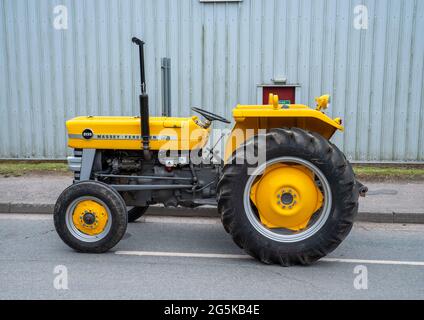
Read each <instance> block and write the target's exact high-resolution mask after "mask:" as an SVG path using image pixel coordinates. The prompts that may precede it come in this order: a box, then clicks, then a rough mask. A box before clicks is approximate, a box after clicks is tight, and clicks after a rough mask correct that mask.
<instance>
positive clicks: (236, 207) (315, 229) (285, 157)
mask: <svg viewBox="0 0 424 320" xmlns="http://www.w3.org/2000/svg"><path fill="white" fill-rule="evenodd" d="M262 138H264V139H265V141H266V146H265V149H266V164H265V166H264V168H266V167H268V163H269V164H273V163H276V162H278V161H282V162H284V161H286V162H288V163H290V162H291V163H293V162H294V164H295V165H296V166H302V165H303V166H305V167H306V168H307V170H311V172H313V173H314V174H315V177H317V178H316V181H318V182H319V183H318V182H317V185H320V187H319V188H320V190H322V194H323V198H324V200H323V201H324V202H323V205H322V207H321V209H319V211H317V212H315V213H313V216H312V217H314V218H313V219H312V218H311V220H310V221H309V222H308V225H307V226H305V227H304V229H299V230H296V231H293V230H286V229H284V228H281V227H278V228H274V229H273V228H267V226H265V225H264V224H263V220H262V222H261V219H259V214H258V210H257V208H256V207H255V205H254V204H253V203H252V201H250V199H249V194H250V193H249V192H251V190H250V189H246V188H251V187H252V181H253V179H252V177H251V176H250V175H249V174H248V168H249V165H248V164H247V162H246V161H242V163H241V164H239V163H236V160H237V159H238V160H240V159H239V158H237V157H236V154H237V151H236V152H235V153H234V154H233V156H232V158H231V159H230V160H229V161H228V162H227V164H226V165H225V166H224V169H223V174H222V176H221V179H220V181H219V184H218V210H219V212H220V214H221V219H222V223H223V225H224V228H225V230H226V231H227V232H228V233H230V235H231V236H232V238H233V240H234V242H235V243H236V244H237V245H238V246H239V247H241V248H243V249H244V250H245V251H246V252H247V253H248V254H250V255H251V256H253V257H255V258H256V259H258V260H260V261H262V262H264V263H268V264H271V263H278V264H281V265H283V266H290V265H296V264H301V265H307V264H311V263H313V262H315V261H317V260H318V259H320V258H322V257H324V256H325V255H327V254H328V253H330V252H331V251H333V250H334V249H335V248H336V247H337V246H338V245H339V244H340V243H341V242H342V241H343V239H345V237H346V236H347V235H348V233H349V231H350V230H351V228H352V225H353V221H354V218H355V216H356V214H357V211H358V196H359V192H358V187H359V185H358V184H357V183H356V180H355V176H354V173H353V170H352V167H351V165H350V164H349V162H348V161H347V159H346V157H345V156H344V155H343V153H342V152H341V151H340V150H339V149H338V148H337V147H336V146H335V145H333V144H332V143H331V142H329V141H328V140H327V139H325V138H323V137H322V136H320V135H319V134H317V133H313V132H308V131H305V130H302V129H299V128H291V129H272V130H270V131H269V132H268V133H266V135H265V136H262ZM259 140H260V139H259V136H255V137H253V138H252V139H250V140H248V141H247V142H246V143H245V144H244V145H243V146H241V147H240V148H239V149H238V152H240V150H242V149H243V150H244V151H246V150H247V146H252V147H253V148H252V149H251V150H255V152H258V150H259V147H258V141H259ZM239 154H240V153H239ZM264 170H265V169H264ZM264 175H265V171H263V176H264ZM254 179H257V178H256V177H255V178H254ZM279 179H280V178H277V179H275V178H274V180H273V181H276V180H277V181H279ZM281 179H284V177H281ZM313 181H315V180H313ZM321 181H322V183H321ZM278 183H279V182H277V184H278ZM325 185H327V187H326V186H325ZM325 188H327V191H326V190H325ZM265 194H266V192H265ZM270 194H271V191H270ZM246 195H248V196H247V198H246ZM270 196H271V195H270ZM273 196H274V195H273ZM298 198H301V196H299V197H298ZM274 200H275V201H277V200H276V199H274ZM274 200H273V201H274ZM291 200H292V199H291ZM299 200H300V199H299ZM266 201H270V200H266ZM278 201H280V199H278ZM325 201H327V205H326V202H325ZM294 203H296V202H294ZM257 204H258V203H257ZM258 205H259V204H258ZM273 205H274V204H273ZM278 205H280V202H278ZM281 205H283V203H281ZM255 215H256V216H255ZM322 215H323V217H322ZM255 219H256V220H255ZM320 219H321V220H320ZM312 221H314V222H313V223H312ZM281 230H282V231H281ZM279 232H282V233H279Z"/></svg>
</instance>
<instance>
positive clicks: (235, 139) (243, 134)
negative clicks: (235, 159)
mask: <svg viewBox="0 0 424 320" xmlns="http://www.w3.org/2000/svg"><path fill="white" fill-rule="evenodd" d="M326 101H328V100H326ZM233 117H234V120H235V122H236V123H235V125H234V127H233V130H232V132H231V134H230V136H229V138H228V140H227V144H226V148H225V156H224V159H226V160H228V159H229V157H230V156H231V154H232V153H233V152H234V151H235V150H236V149H237V148H238V147H239V146H240V145H241V144H242V143H244V142H245V141H246V140H248V139H249V138H251V137H252V136H254V135H256V134H257V133H258V132H259V130H260V129H264V130H268V129H272V128H282V127H298V128H301V129H306V130H310V131H313V132H317V133H319V134H320V135H322V136H323V137H324V138H326V139H330V138H331V137H332V136H333V134H334V132H335V131H336V130H341V131H343V130H344V128H343V126H342V125H341V120H340V118H336V119H331V118H330V117H329V116H327V115H325V114H324V113H323V112H321V111H318V110H314V109H311V108H309V107H308V106H306V105H302V104H288V105H281V104H278V96H275V95H272V94H271V95H270V97H269V103H268V104H267V105H238V106H237V107H236V108H235V109H234V110H233Z"/></svg>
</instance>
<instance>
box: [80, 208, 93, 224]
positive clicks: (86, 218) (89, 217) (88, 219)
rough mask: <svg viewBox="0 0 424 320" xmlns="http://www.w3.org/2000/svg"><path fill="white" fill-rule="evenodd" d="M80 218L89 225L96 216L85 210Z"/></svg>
mask: <svg viewBox="0 0 424 320" xmlns="http://www.w3.org/2000/svg"><path fill="white" fill-rule="evenodd" d="M82 220H83V221H84V222H85V224H88V225H91V224H93V223H94V222H95V221H96V216H95V215H94V214H92V213H91V212H87V211H86V212H85V213H84V215H83V218H82Z"/></svg>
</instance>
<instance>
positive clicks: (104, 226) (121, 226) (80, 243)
mask: <svg viewBox="0 0 424 320" xmlns="http://www.w3.org/2000/svg"><path fill="white" fill-rule="evenodd" d="M54 225H55V228H56V231H57V233H58V234H59V236H60V238H61V239H62V240H63V241H64V242H65V243H66V244H67V245H68V246H70V247H71V248H73V249H75V250H77V251H80V252H89V253H101V252H106V251H108V250H109V249H111V248H112V247H114V246H115V245H116V244H117V243H118V242H119V240H121V238H122V237H123V235H124V234H125V231H126V229H127V208H126V206H125V202H124V200H123V199H122V197H121V195H120V194H119V193H118V192H117V191H116V190H114V189H113V188H111V187H110V186H108V185H107V184H105V183H102V182H98V181H82V182H78V183H75V184H73V185H71V186H69V187H68V188H66V189H65V190H64V191H63V192H62V193H61V195H60V196H59V198H58V199H57V202H56V205H55V207H54Z"/></svg>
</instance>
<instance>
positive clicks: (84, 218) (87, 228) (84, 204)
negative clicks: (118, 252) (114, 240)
mask: <svg viewBox="0 0 424 320" xmlns="http://www.w3.org/2000/svg"><path fill="white" fill-rule="evenodd" d="M72 222H73V224H74V226H75V228H76V229H78V230H79V231H81V232H82V233H84V234H87V235H90V236H95V235H98V234H100V233H102V232H103V231H104V230H105V227H106V225H107V222H108V213H107V210H106V208H105V207H104V206H103V205H101V204H100V203H98V202H96V201H94V200H83V201H80V202H79V203H78V204H77V205H76V206H75V209H74V211H73V213H72Z"/></svg>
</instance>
